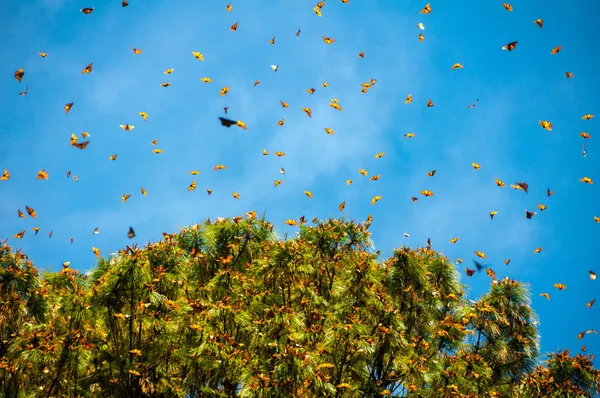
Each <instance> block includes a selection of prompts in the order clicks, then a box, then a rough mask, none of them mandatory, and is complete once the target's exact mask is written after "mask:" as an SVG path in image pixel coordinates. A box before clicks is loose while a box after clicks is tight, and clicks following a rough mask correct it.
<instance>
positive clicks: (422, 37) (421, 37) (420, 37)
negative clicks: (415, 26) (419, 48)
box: [419, 32, 425, 43]
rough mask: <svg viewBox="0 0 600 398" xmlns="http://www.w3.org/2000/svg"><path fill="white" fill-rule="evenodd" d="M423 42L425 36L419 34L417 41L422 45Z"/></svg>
mask: <svg viewBox="0 0 600 398" xmlns="http://www.w3.org/2000/svg"><path fill="white" fill-rule="evenodd" d="M423 40H425V36H424V35H423V33H421V32H419V41H420V42H421V43H422V42H423Z"/></svg>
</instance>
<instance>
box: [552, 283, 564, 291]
mask: <svg viewBox="0 0 600 398" xmlns="http://www.w3.org/2000/svg"><path fill="white" fill-rule="evenodd" d="M554 287H555V288H557V289H558V290H565V289H566V288H567V286H566V285H565V284H563V283H555V284H554Z"/></svg>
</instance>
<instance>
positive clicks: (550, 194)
mask: <svg viewBox="0 0 600 398" xmlns="http://www.w3.org/2000/svg"><path fill="white" fill-rule="evenodd" d="M546 195H548V197H550V196H552V195H554V192H553V191H551V190H550V188H546Z"/></svg>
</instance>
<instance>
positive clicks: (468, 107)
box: [467, 98, 479, 109]
mask: <svg viewBox="0 0 600 398" xmlns="http://www.w3.org/2000/svg"><path fill="white" fill-rule="evenodd" d="M478 102H479V98H477V99H476V100H475V102H473V103H472V104H471V105H469V106H467V109H471V108H474V107H476V106H477V103H478Z"/></svg>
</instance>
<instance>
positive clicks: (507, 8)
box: [502, 3, 513, 12]
mask: <svg viewBox="0 0 600 398" xmlns="http://www.w3.org/2000/svg"><path fill="white" fill-rule="evenodd" d="M502 5H503V6H504V9H505V10H506V11H509V12H512V10H513V8H512V6H511V5H510V4H508V3H502Z"/></svg>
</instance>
